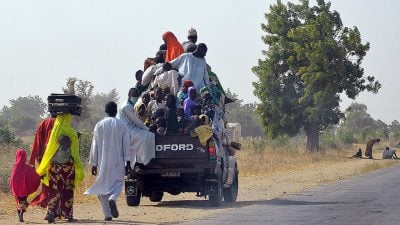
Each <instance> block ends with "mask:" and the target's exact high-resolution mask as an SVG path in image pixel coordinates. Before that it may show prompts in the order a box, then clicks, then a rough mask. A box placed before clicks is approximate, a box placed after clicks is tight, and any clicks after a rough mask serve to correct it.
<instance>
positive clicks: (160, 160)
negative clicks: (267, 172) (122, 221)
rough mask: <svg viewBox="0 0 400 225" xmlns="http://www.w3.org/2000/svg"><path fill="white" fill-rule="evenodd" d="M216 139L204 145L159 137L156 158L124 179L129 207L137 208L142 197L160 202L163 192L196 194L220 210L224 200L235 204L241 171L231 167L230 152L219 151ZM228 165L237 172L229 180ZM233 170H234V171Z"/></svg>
mask: <svg viewBox="0 0 400 225" xmlns="http://www.w3.org/2000/svg"><path fill="white" fill-rule="evenodd" d="M216 142H217V139H214V138H213V137H212V138H210V139H209V140H208V141H207V144H206V145H205V146H204V145H201V144H200V141H199V139H198V138H197V137H190V136H183V135H176V136H172V135H169V136H156V149H154V151H155V153H156V154H155V155H156V157H155V158H153V159H152V160H151V161H150V162H149V163H148V164H147V165H145V166H144V165H142V164H136V165H135V166H134V168H133V170H132V171H131V172H130V173H129V174H127V177H126V179H125V196H126V203H127V205H128V206H138V205H139V204H140V199H141V197H149V198H150V201H152V202H160V201H161V200H162V198H163V195H164V192H167V193H170V194H172V195H178V194H180V193H183V192H194V193H196V196H198V197H204V198H205V199H207V198H208V201H209V203H210V206H219V205H220V204H221V202H222V200H224V201H227V202H235V201H236V198H237V194H238V185H239V181H238V173H239V171H238V167H237V163H236V160H235V162H234V165H232V163H229V157H230V156H228V151H227V149H224V148H225V147H226V146H225V147H218V146H222V145H218V144H217V143H216ZM229 164H231V165H232V166H234V168H230V170H231V171H234V176H233V179H232V178H231V179H230V180H231V182H229V183H226V181H227V179H228V171H229ZM232 166H231V167H232Z"/></svg>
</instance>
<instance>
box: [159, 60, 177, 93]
mask: <svg viewBox="0 0 400 225" xmlns="http://www.w3.org/2000/svg"><path fill="white" fill-rule="evenodd" d="M161 69H162V73H161V74H160V75H157V71H156V73H155V74H156V76H155V78H154V81H153V83H152V86H153V88H156V87H161V88H163V89H165V88H166V87H169V92H168V93H172V94H174V95H176V94H177V93H178V91H179V79H180V76H179V74H178V71H176V70H173V69H172V66H171V64H170V63H168V62H166V63H164V65H163V67H162V68H161ZM168 93H167V94H168Z"/></svg>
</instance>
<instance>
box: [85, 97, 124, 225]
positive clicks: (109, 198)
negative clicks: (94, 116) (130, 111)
mask: <svg viewBox="0 0 400 225" xmlns="http://www.w3.org/2000/svg"><path fill="white" fill-rule="evenodd" d="M104 111H105V112H106V114H107V117H106V118H104V119H102V120H101V121H99V122H98V123H97V124H96V126H95V128H94V132H93V140H92V146H91V149H90V155H89V165H91V166H92V175H93V176H97V177H96V180H95V181H94V183H93V185H92V186H91V187H90V188H89V189H88V190H87V191H86V192H85V194H95V195H97V196H98V198H99V200H100V203H101V207H102V209H103V214H104V220H105V221H110V220H112V218H113V217H114V218H117V217H118V216H119V213H118V209H117V205H116V201H117V198H118V196H119V194H120V193H121V191H122V185H123V180H124V175H125V172H128V171H129V170H130V169H131V168H130V167H131V163H130V162H131V160H130V159H131V158H130V157H131V152H130V136H129V130H128V126H127V125H126V123H125V122H124V121H122V120H120V119H117V118H115V116H116V115H117V111H118V109H117V104H116V103H115V102H108V103H107V104H106V105H105V110H104ZM125 163H126V166H125Z"/></svg>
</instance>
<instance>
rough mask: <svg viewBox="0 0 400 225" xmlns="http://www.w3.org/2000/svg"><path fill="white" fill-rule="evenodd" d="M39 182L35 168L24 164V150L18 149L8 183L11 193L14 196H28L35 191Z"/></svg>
mask: <svg viewBox="0 0 400 225" xmlns="http://www.w3.org/2000/svg"><path fill="white" fill-rule="evenodd" d="M39 184H40V178H39V175H37V173H36V172H35V168H33V167H32V166H30V165H28V164H26V152H25V150H24V149H18V150H17V152H16V154H15V164H14V166H13V169H12V171H11V177H10V183H9V185H10V189H11V192H12V194H13V195H14V196H16V197H24V196H28V195H30V194H32V193H33V192H35V191H36V189H37V188H38V187H39Z"/></svg>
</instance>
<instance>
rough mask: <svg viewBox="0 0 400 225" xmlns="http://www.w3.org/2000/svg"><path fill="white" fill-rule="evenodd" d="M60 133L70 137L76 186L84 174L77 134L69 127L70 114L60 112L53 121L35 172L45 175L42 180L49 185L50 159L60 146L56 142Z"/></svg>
mask: <svg viewBox="0 0 400 225" xmlns="http://www.w3.org/2000/svg"><path fill="white" fill-rule="evenodd" d="M61 135H65V136H68V137H69V138H70V139H71V156H72V158H73V160H74V167H75V179H74V187H77V186H78V185H79V184H80V183H81V182H82V180H83V177H84V175H85V174H84V170H83V165H82V161H81V157H80V155H79V142H78V135H77V133H76V131H75V130H74V129H73V128H72V127H71V114H61V115H58V116H57V118H56V121H55V122H54V127H53V130H52V131H51V134H50V139H49V141H48V143H47V147H46V150H45V152H44V155H43V159H42V161H41V162H40V165H39V167H38V168H37V169H36V172H37V173H38V174H39V176H43V175H45V177H44V178H43V179H42V182H43V183H44V184H45V185H47V186H49V169H50V164H51V159H52V158H53V156H54V154H55V153H56V152H57V149H58V148H59V146H60V144H59V143H58V138H59V137H60V136H61Z"/></svg>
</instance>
